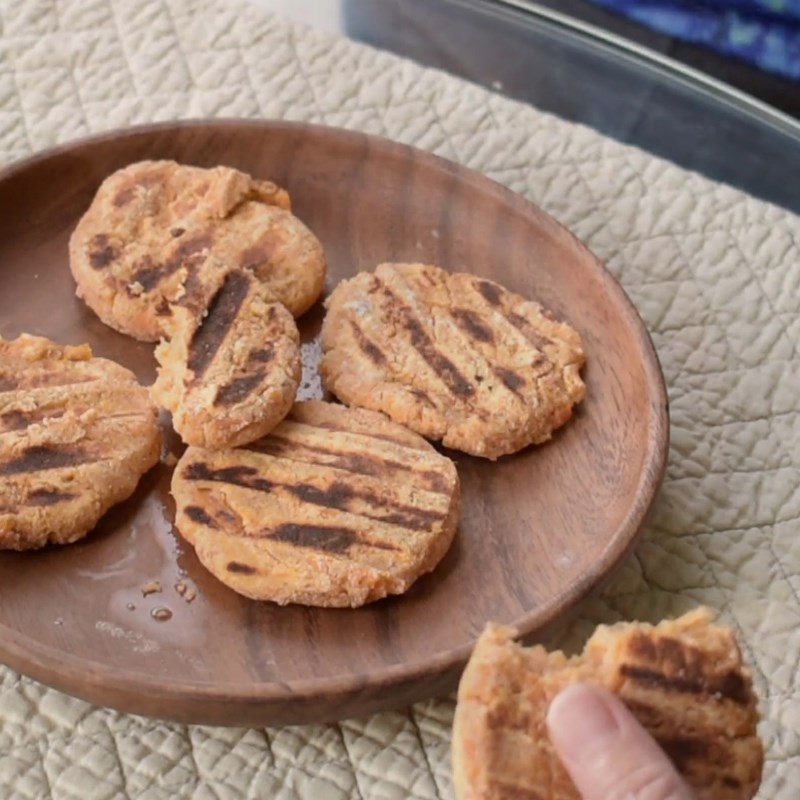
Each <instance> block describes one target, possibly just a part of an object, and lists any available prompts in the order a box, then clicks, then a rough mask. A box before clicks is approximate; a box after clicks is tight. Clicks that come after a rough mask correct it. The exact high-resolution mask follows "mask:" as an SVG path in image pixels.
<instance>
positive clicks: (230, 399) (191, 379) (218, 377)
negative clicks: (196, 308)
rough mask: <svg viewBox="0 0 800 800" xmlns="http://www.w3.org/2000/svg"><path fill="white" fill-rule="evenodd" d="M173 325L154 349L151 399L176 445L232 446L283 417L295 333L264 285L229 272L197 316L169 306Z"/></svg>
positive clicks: (293, 367)
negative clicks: (164, 414)
mask: <svg viewBox="0 0 800 800" xmlns="http://www.w3.org/2000/svg"><path fill="white" fill-rule="evenodd" d="M173 323H174V324H173V331H172V338H171V339H170V340H169V341H163V342H161V344H160V345H159V346H158V347H157V348H156V359H157V360H158V363H159V364H160V367H159V370H158V379H157V380H156V382H155V384H154V385H153V387H152V390H151V394H152V397H153V399H154V400H155V402H156V403H157V404H158V405H160V406H162V407H163V408H166V409H169V410H170V411H171V412H172V424H173V426H174V427H175V430H176V431H177V432H178V433H179V434H180V436H181V438H182V439H183V440H184V442H186V443H187V444H192V445H197V446H199V447H211V448H220V447H236V446H238V445H242V444H246V443H247V442H251V441H253V440H254V439H258V438H259V437H261V436H263V435H264V434H265V433H268V432H269V431H271V430H272V429H273V428H274V427H275V426H276V425H277V424H278V423H279V422H280V421H281V420H282V419H283V418H284V417H285V416H286V414H287V413H288V412H289V409H290V408H291V407H292V403H294V397H295V394H296V392H297V386H298V383H299V382H300V374H301V371H302V369H301V363H300V335H299V334H298V332H297V326H296V325H295V322H294V319H293V317H292V315H291V314H290V313H289V312H288V311H287V310H286V308H284V306H283V305H282V304H281V303H279V302H277V301H276V300H275V299H274V298H273V296H272V294H271V292H270V291H269V290H268V289H267V287H266V285H265V284H263V283H262V282H261V281H259V280H258V279H257V278H256V277H255V276H254V275H252V274H251V273H249V272H245V271H236V272H230V273H228V274H227V275H226V276H225V278H224V279H223V281H222V283H221V285H220V287H219V289H218V290H217V292H216V294H215V295H214V296H213V297H212V299H211V302H210V303H209V305H208V308H207V309H205V311H204V313H203V314H201V315H197V314H194V313H191V312H188V311H187V310H186V309H178V308H176V309H175V316H174V319H173Z"/></svg>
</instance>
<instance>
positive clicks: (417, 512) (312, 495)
mask: <svg viewBox="0 0 800 800" xmlns="http://www.w3.org/2000/svg"><path fill="white" fill-rule="evenodd" d="M284 488H285V489H287V490H288V491H289V492H291V493H292V494H293V495H294V496H295V497H297V498H298V499H300V500H302V501H303V502H305V503H311V504H312V505H317V506H325V507H326V508H336V509H338V510H339V511H347V512H349V513H353V514H358V515H359V516H362V517H367V518H368V519H374V520H376V521H378V522H387V523H389V524H391V525H402V526H403V527H404V528H411V529H412V530H425V529H427V528H430V527H431V526H432V525H434V524H435V523H436V522H440V521H441V520H442V519H444V515H443V514H441V513H439V512H438V511H430V510H427V509H423V508H415V507H414V506H409V505H406V504H405V503H395V502H393V501H392V500H390V499H389V498H386V497H381V496H380V495H379V494H377V493H376V492H372V491H369V490H366V489H356V488H355V487H354V486H350V485H349V484H347V483H343V482H342V481H334V482H333V483H331V485H330V486H328V487H327V488H324V489H320V488H319V487H317V486H313V485H311V484H307V483H301V484H296V485H289V484H284ZM353 500H363V501H364V502H367V503H372V504H373V505H375V506H378V508H377V509H375V511H376V512H377V513H375V512H371V511H354V510H353V509H352V501H353ZM381 507H384V508H386V509H387V513H381V511H380V509H381ZM389 509H390V510H389Z"/></svg>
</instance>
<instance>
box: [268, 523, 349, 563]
mask: <svg viewBox="0 0 800 800" xmlns="http://www.w3.org/2000/svg"><path fill="white" fill-rule="evenodd" d="M266 538H267V539H272V540H273V541H276V542H285V543H286V544H293V545H295V546H296V547H309V548H312V549H314V550H323V551H325V552H326V553H337V554H339V555H344V554H346V553H347V552H348V551H349V550H350V547H351V546H352V545H354V544H356V543H357V542H358V541H359V537H358V534H357V533H356V532H355V531H354V530H353V529H352V528H345V527H342V526H341V525H301V524H297V523H294V522H284V523H283V524H282V525H279V526H278V527H277V528H275V529H274V530H272V531H270V532H269V533H267V535H266Z"/></svg>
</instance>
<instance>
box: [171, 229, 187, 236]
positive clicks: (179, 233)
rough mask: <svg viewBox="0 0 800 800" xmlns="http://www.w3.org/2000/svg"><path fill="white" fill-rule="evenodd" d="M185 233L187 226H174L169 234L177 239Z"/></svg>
mask: <svg viewBox="0 0 800 800" xmlns="http://www.w3.org/2000/svg"><path fill="white" fill-rule="evenodd" d="M184 233H186V228H172V229H171V230H170V232H169V235H170V236H171V237H172V238H173V239H177V238H178V237H179V236H183V234H184Z"/></svg>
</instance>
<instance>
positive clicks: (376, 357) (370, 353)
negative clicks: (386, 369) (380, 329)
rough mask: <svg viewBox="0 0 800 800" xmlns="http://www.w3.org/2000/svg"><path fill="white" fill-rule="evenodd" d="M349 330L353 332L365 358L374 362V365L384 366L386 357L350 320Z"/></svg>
mask: <svg viewBox="0 0 800 800" xmlns="http://www.w3.org/2000/svg"><path fill="white" fill-rule="evenodd" d="M350 328H351V329H352V331H353V336H354V337H355V340H356V342H357V344H358V346H359V347H360V348H361V350H362V352H363V353H364V355H366V356H367V358H369V359H370V360H371V361H374V362H375V363H376V364H381V365H385V364H386V356H385V355H384V354H383V351H382V350H381V349H380V347H378V345H376V344H375V342H373V341H372V340H371V339H369V338H368V337H367V336H366V334H365V333H364V331H362V330H361V328H359V327H358V325H356V323H355V322H353V320H350Z"/></svg>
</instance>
